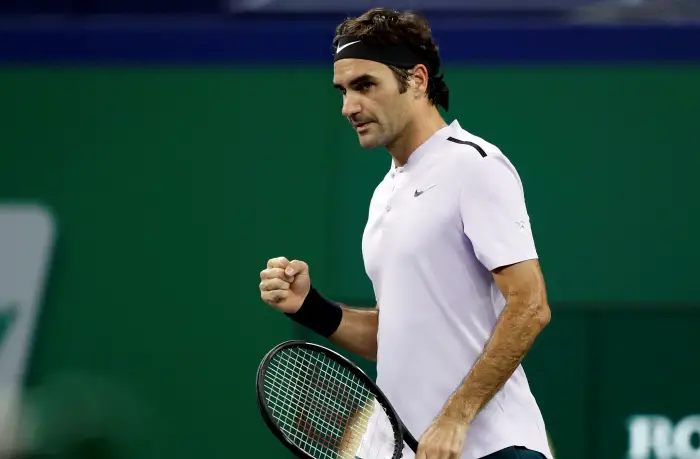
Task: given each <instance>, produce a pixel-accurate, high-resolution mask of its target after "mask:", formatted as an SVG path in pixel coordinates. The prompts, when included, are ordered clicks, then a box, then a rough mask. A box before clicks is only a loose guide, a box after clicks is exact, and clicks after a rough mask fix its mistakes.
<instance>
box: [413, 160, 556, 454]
mask: <svg viewBox="0 0 700 459" xmlns="http://www.w3.org/2000/svg"><path fill="white" fill-rule="evenodd" d="M459 200H460V213H461V218H462V223H463V225H464V233H465V235H466V236H467V237H468V238H469V240H470V241H471V243H472V246H473V248H474V254H475V256H476V258H477V259H478V260H479V261H480V262H481V263H482V264H483V265H484V266H485V267H486V268H487V269H488V270H489V271H491V273H492V275H493V278H494V282H495V283H496V285H497V286H498V288H499V289H500V291H501V292H502V294H503V296H504V297H505V306H504V307H503V309H502V311H496V313H497V314H498V319H497V321H496V325H495V327H494V329H493V330H492V333H491V336H490V338H489V339H488V341H487V342H486V344H485V346H484V348H483V350H482V353H481V355H480V356H479V358H478V359H477V361H476V363H475V364H474V366H473V367H472V368H471V369H468V368H465V369H464V371H465V373H466V377H465V378H464V379H463V381H462V383H461V384H460V386H459V387H457V388H455V391H454V392H453V393H452V395H451V396H450V397H449V398H448V400H446V402H445V404H444V406H443V408H442V410H441V412H440V413H439V414H438V416H437V417H436V418H435V420H434V421H433V423H432V424H431V425H430V426H429V427H428V429H427V430H426V431H425V432H424V434H423V436H422V437H421V439H420V440H419V451H418V454H417V455H416V459H443V458H457V457H459V456H460V454H461V451H462V448H463V443H464V441H465V436H466V433H467V430H468V428H469V425H470V423H471V422H472V421H473V420H474V418H475V417H476V416H477V414H478V413H479V412H480V411H481V409H482V408H483V407H484V406H485V405H486V404H487V403H488V402H489V401H490V400H491V399H492V398H493V397H494V395H495V394H496V393H497V392H498V391H499V390H500V389H501V388H502V387H503V385H504V384H505V383H506V381H507V380H508V379H509V378H510V377H511V375H512V374H513V372H514V371H515V369H516V368H517V367H518V365H519V364H520V363H521V362H522V360H523V358H524V357H525V355H526V354H527V352H528V351H529V350H530V348H531V346H532V344H533V343H534V341H535V339H536V337H537V335H539V333H540V332H541V331H542V329H543V328H544V327H545V326H546V325H547V323H548V322H549V320H550V310H549V305H548V302H547V294H546V288H545V282H544V279H543V275H542V271H541V269H540V264H539V261H538V254H537V251H536V249H535V243H534V238H533V235H532V232H531V229H530V218H529V215H528V212H527V208H526V205H525V197H524V192H523V189H522V186H521V183H520V179H519V176H518V175H517V172H516V171H515V168H514V167H513V166H512V164H511V163H510V162H509V161H508V160H507V159H506V158H505V157H501V156H487V157H485V158H477V159H476V160H475V162H474V163H473V164H471V165H470V167H469V168H466V172H465V177H464V180H463V186H462V190H461V193H460V199H459ZM465 282H467V280H466V279H465ZM465 307H468V305H465ZM467 372H468V373H467Z"/></svg>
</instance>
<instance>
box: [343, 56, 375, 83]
mask: <svg viewBox="0 0 700 459" xmlns="http://www.w3.org/2000/svg"><path fill="white" fill-rule="evenodd" d="M384 68H386V69H387V70H388V68H387V67H386V66H385V65H384V64H381V63H379V62H375V61H369V60H366V59H341V60H339V61H336V62H335V63H334V64H333V84H337V85H344V84H347V83H349V82H350V81H352V80H353V79H355V78H357V77H359V76H362V75H369V76H375V77H379V76H381V75H382V72H383V70H384Z"/></svg>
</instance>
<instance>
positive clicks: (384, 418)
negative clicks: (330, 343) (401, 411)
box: [256, 340, 418, 459]
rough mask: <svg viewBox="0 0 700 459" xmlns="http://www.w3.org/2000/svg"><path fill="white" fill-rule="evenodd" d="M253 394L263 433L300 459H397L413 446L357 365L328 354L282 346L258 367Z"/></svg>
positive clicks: (305, 346) (299, 344) (296, 344)
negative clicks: (273, 435) (279, 442)
mask: <svg viewBox="0 0 700 459" xmlns="http://www.w3.org/2000/svg"><path fill="white" fill-rule="evenodd" d="M256 393H257V400H258V406H259V408H260V413H261V414H262V417H263V419H264V421H265V423H266V424H267V426H268V428H269V429H270V430H271V431H272V433H274V434H275V436H276V437H277V438H278V439H279V440H280V441H281V442H282V443H283V444H284V445H285V446H286V447H287V448H288V449H289V450H290V451H292V452H293V453H294V454H295V455H296V456H297V457H299V458H303V459H399V458H400V457H401V456H402V453H403V448H404V442H405V443H406V445H408V447H409V448H411V449H412V450H413V452H414V453H415V452H416V449H417V448H418V442H417V441H416V439H415V438H414V437H413V436H412V435H411V433H410V432H409V431H408V430H407V429H406V427H405V426H404V424H403V423H402V422H401V420H400V419H399V416H398V415H397V414H396V411H395V410H394V408H393V407H392V406H391V404H390V403H389V401H388V400H387V398H386V396H385V395H384V394H383V393H382V391H381V390H380V389H379V387H377V385H376V384H375V383H374V381H372V379H371V378H369V377H368V376H367V375H366V374H365V373H364V372H363V371H362V370H361V369H360V368H359V367H357V365H355V364H353V363H352V362H350V361H349V360H348V359H346V358H345V357H343V356H342V355H340V354H338V353H337V352H335V351H332V350H331V349H328V348H326V347H323V346H319V345H317V344H312V343H309V342H306V341H298V340H294V341H287V342H284V343H281V344H278V345H277V346H275V347H274V348H272V349H271V350H270V351H269V352H268V353H267V354H266V355H265V357H264V358H263V360H262V361H261V362H260V366H259V367H258V373H257V381H256Z"/></svg>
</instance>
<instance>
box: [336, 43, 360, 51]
mask: <svg viewBox="0 0 700 459" xmlns="http://www.w3.org/2000/svg"><path fill="white" fill-rule="evenodd" d="M359 42H360V40H357V41H351V42H350V43H345V44H344V45H343V46H338V49H336V50H335V53H336V54H338V53H339V52H341V51H342V50H343V49H345V48H347V47H348V46H350V45H354V44H355V43H359Z"/></svg>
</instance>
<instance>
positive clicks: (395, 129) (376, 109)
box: [333, 59, 411, 148]
mask: <svg viewBox="0 0 700 459" xmlns="http://www.w3.org/2000/svg"><path fill="white" fill-rule="evenodd" d="M333 84H334V86H335V87H336V88H338V89H340V90H341V91H342V92H343V108H342V114H343V116H344V117H346V118H347V119H348V121H350V124H352V126H353V128H354V129H355V131H356V132H357V135H358V138H359V141H360V145H361V146H362V147H363V148H375V147H379V146H387V145H389V144H391V143H392V142H393V141H394V140H395V139H396V138H397V137H398V136H399V135H400V134H401V133H402V132H403V130H404V129H405V128H406V125H407V122H408V120H409V119H410V115H409V114H410V111H409V110H410V108H411V106H410V103H411V98H410V95H409V94H410V91H407V92H405V93H403V94H400V93H399V82H398V81H397V80H396V77H395V76H394V73H393V72H392V71H391V69H390V68H389V67H387V66H386V65H384V64H380V63H378V62H374V61H368V60H364V59H341V60H339V61H337V62H335V64H334V66H333Z"/></svg>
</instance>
